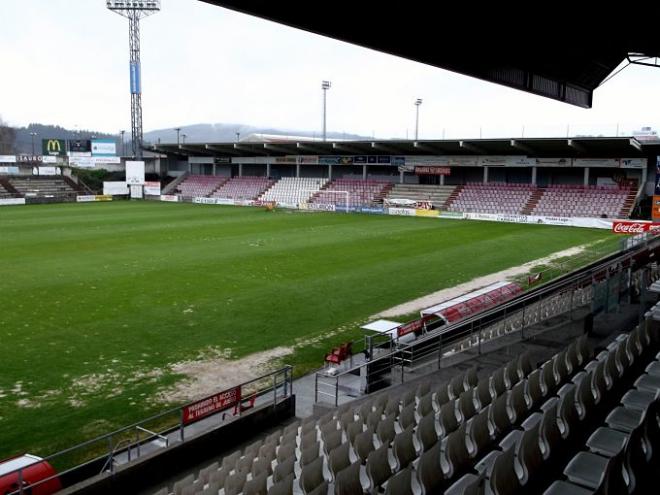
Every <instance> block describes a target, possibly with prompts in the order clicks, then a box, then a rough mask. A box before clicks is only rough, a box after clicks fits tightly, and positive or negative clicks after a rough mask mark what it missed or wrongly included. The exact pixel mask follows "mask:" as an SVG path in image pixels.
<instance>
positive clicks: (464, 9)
mask: <svg viewBox="0 0 660 495" xmlns="http://www.w3.org/2000/svg"><path fill="white" fill-rule="evenodd" d="M203 1H205V2H206V3H210V4H214V5H217V6H220V7H224V8H228V9H232V10H235V11H238V12H243V13H246V14H250V15H254V16H258V17H261V18H264V19H268V20H271V21H274V22H278V23H281V24H285V25H288V26H292V27H296V28H299V29H303V30H306V31H310V32H312V33H317V34H320V35H323V36H328V37H331V38H335V39H338V40H341V41H345V42H348V43H352V44H355V45H360V46H363V47H367V48H371V49H374V50H378V51H381V52H385V53H390V54H392V55H397V56H399V57H404V58H407V59H410V60H415V61H418V62H422V63H424V64H428V65H432V66H435V67H440V68H443V69H447V70H450V71H453V72H458V73H460V74H465V75H468V76H472V77H476V78H479V79H483V80H486V81H489V82H493V83H498V84H502V85H505V86H509V87H512V88H516V89H520V90H523V91H527V92H530V93H534V94H537V95H541V96H545V97H548V98H553V99H555V100H559V101H562V102H566V103H570V104H573V105H577V106H580V107H583V108H590V107H591V106H592V104H593V91H594V90H595V89H596V88H597V87H598V86H599V85H600V84H601V83H602V82H603V81H604V80H606V78H607V77H608V76H609V75H610V74H612V72H613V71H614V70H615V69H616V68H617V67H618V66H619V65H621V63H622V62H624V61H626V60H627V59H628V61H631V62H633V63H641V64H643V65H652V66H656V67H657V66H658V63H657V60H656V61H654V60H651V59H649V58H648V57H658V56H660V37H658V36H657V34H656V29H657V21H656V19H658V17H660V16H658V14H659V13H660V5H659V4H648V5H644V6H640V9H639V10H632V9H627V8H626V7H625V6H621V5H618V4H614V3H611V4H597V5H594V4H592V3H590V2H585V3H579V2H578V3H575V2H573V3H572V4H570V5H563V4H561V5H560V4H556V5H555V4H537V3H528V4H519V3H502V2H490V3H477V4H474V3H471V2H443V3H442V4H434V3H432V2H431V3H429V2H425V1H423V0H408V1H406V2H403V3H401V2H390V3H387V2H386V3H383V2H378V3H374V2H354V1H351V2H349V1H346V0H335V1H334V2H331V3H328V4H318V3H314V2H308V3H302V4H301V3H300V2H272V1H266V0H203Z"/></svg>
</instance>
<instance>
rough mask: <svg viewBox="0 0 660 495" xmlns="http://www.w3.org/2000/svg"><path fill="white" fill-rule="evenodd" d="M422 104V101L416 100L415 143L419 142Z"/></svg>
mask: <svg viewBox="0 0 660 495" xmlns="http://www.w3.org/2000/svg"><path fill="white" fill-rule="evenodd" d="M421 104H422V99H421V98H417V99H416V100H415V141H417V136H418V135H419V106H420V105H421Z"/></svg>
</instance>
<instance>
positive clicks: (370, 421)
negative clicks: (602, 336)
mask: <svg viewBox="0 0 660 495" xmlns="http://www.w3.org/2000/svg"><path fill="white" fill-rule="evenodd" d="M381 419H382V418H381V415H380V414H379V413H377V412H375V411H374V412H370V413H369V415H368V416H367V421H366V425H367V428H371V429H373V430H375V429H376V427H377V426H378V423H380V421H381Z"/></svg>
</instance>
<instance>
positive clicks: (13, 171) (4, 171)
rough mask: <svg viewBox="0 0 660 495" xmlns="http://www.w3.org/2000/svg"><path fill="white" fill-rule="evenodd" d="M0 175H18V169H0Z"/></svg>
mask: <svg viewBox="0 0 660 495" xmlns="http://www.w3.org/2000/svg"><path fill="white" fill-rule="evenodd" d="M0 174H4V175H18V167H0Z"/></svg>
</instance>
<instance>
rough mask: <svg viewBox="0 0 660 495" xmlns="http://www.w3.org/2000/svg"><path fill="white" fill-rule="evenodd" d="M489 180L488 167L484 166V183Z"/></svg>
mask: <svg viewBox="0 0 660 495" xmlns="http://www.w3.org/2000/svg"><path fill="white" fill-rule="evenodd" d="M487 182H488V167H484V184H486V183H487Z"/></svg>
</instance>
